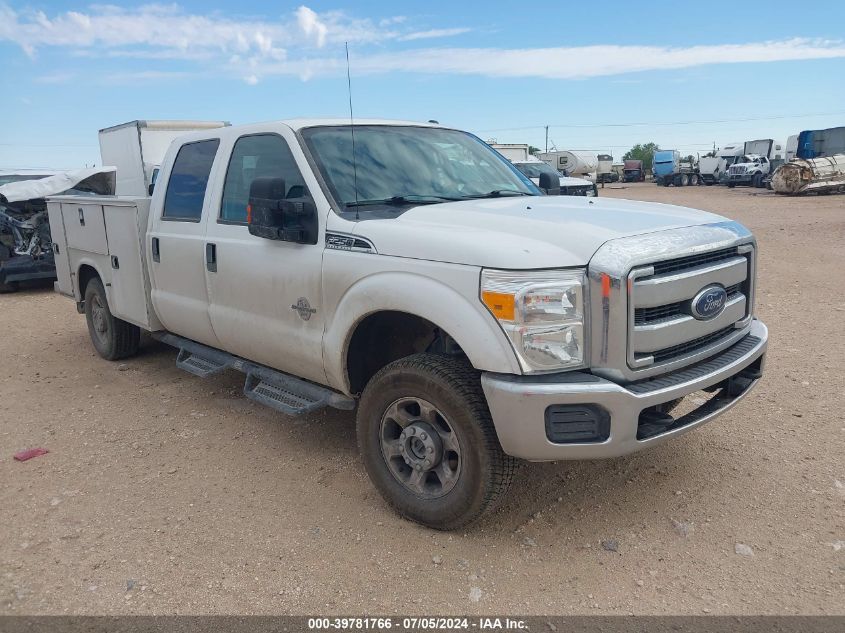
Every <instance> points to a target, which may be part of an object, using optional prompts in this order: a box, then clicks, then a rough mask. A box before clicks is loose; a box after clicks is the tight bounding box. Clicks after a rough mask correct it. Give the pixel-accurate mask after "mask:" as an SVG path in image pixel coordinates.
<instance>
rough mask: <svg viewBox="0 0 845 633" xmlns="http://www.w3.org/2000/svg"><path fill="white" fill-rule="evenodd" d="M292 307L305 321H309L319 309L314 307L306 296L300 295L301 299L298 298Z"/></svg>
mask: <svg viewBox="0 0 845 633" xmlns="http://www.w3.org/2000/svg"><path fill="white" fill-rule="evenodd" d="M290 309H291V310H296V312H297V314H299V318H300V319H302V320H303V321H307V320H308V319H310V318H311V315H312V314H315V313H316V312H317V309H316V308H312V307H311V304H310V303H308V299H306V298H305V297H300V298H299V299H297V300H296V303H294V304H293V305H292V306H291V307H290Z"/></svg>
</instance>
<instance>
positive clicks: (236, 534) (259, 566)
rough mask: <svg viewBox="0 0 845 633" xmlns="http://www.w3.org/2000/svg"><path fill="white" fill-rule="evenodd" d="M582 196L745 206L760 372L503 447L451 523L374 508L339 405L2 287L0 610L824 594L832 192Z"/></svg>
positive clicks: (833, 299) (754, 607) (843, 279)
mask: <svg viewBox="0 0 845 633" xmlns="http://www.w3.org/2000/svg"><path fill="white" fill-rule="evenodd" d="M602 195H603V196H614V197H630V198H637V199H642V200H654V201H659V202H672V203H679V204H684V205H688V206H693V207H699V208H702V209H708V210H712V211H717V212H723V213H725V214H727V215H730V216H731V217H734V218H736V219H738V220H740V221H742V222H744V223H745V224H747V225H748V226H749V227H751V228H752V229H753V230H754V231H755V233H756V234H757V238H758V240H759V243H760V252H761V257H760V270H759V286H760V292H759V295H758V313H759V315H760V316H761V317H762V318H763V319H764V320H765V321H766V322H767V324H768V325H769V328H770V331H771V337H772V341H771V348H770V353H769V356H768V367H767V370H768V373H767V376H766V378H765V380H764V381H763V382H762V383H761V384H760V385H759V387H758V388H757V390H756V391H755V392H754V393H753V394H752V395H751V396H749V397H748V398H747V399H746V400H745V401H744V402H743V403H742V404H740V405H739V406H738V407H736V408H735V409H733V410H732V411H731V412H729V413H728V414H726V415H725V416H724V417H723V418H721V419H720V420H718V421H716V422H714V423H712V424H710V425H707V426H705V427H704V428H702V429H700V430H698V431H696V432H694V433H690V434H688V435H686V436H684V437H682V438H679V439H677V440H675V441H674V442H671V443H669V444H666V445H663V446H661V447H659V448H656V449H653V450H652V451H650V452H645V453H642V454H639V455H636V456H632V457H628V458H624V459H616V460H611V461H596V462H584V463H555V464H529V465H526V466H525V467H524V468H523V469H522V470H521V472H520V474H519V475H518V478H517V480H516V482H515V485H514V488H513V489H512V490H511V494H510V497H509V499H508V500H507V502H506V503H505V504H504V507H503V508H502V509H501V510H500V511H499V512H498V513H497V514H495V515H493V516H492V517H490V518H489V519H487V520H485V521H484V522H482V523H480V524H476V525H475V526H473V527H472V528H471V529H468V530H466V531H465V532H461V533H455V534H446V533H438V532H433V531H430V530H427V529H424V528H421V527H418V526H416V525H413V524H410V523H408V522H405V521H403V520H401V519H399V518H397V517H396V516H395V515H394V514H393V513H392V512H391V511H390V509H389V508H388V507H387V506H386V505H385V503H384V502H383V501H382V499H381V498H380V497H379V496H378V494H377V493H375V491H374V489H373V488H372V486H371V485H370V483H369V481H368V479H367V477H366V475H365V474H364V471H363V468H362V466H361V464H360V463H359V461H358V457H357V453H356V449H355V445H354V433H353V424H354V417H353V414H351V413H348V412H337V411H327V412H325V413H319V414H316V415H312V416H310V417H308V418H307V419H301V420H291V419H286V418H284V417H283V416H281V415H277V414H275V413H274V412H272V411H269V410H267V409H264V408H261V407H260V406H257V405H253V404H252V403H250V402H249V401H247V400H245V399H244V398H243V397H242V396H241V395H240V390H241V386H242V377H241V375H240V374H235V373H231V374H226V375H223V376H221V377H217V378H216V379H213V380H208V381H203V380H200V379H198V378H194V377H192V376H190V375H188V374H185V373H183V372H181V371H179V370H177V369H176V367H175V365H174V359H175V353H174V351H173V350H172V349H170V348H167V347H164V346H161V345H159V344H157V343H155V342H152V341H146V342H145V344H144V347H143V350H142V354H141V355H140V356H139V357H138V358H136V359H132V360H130V361H128V362H127V363H125V364H119V363H109V362H106V361H103V360H101V359H100V358H99V357H96V356H95V355H94V353H93V351H92V348H91V345H90V344H89V341H88V334H87V331H86V328H85V322H84V319H83V318H82V317H81V316H79V315H77V314H76V313H75V311H74V309H73V305H72V304H71V302H70V301H68V300H66V299H63V298H61V297H59V296H57V295H54V294H53V293H52V292H51V290H50V289H49V288H46V289H45V288H42V289H30V290H26V291H23V292H20V293H18V294H15V295H3V296H0V327H2V331H3V332H4V335H3V337H2V342H0V359H2V367H0V394H2V410H0V481H2V485H0V506H2V533H0V536H1V537H2V538H0V613H51V614H59V613H77V614H78V613H87V614H92V613H97V614H123V613H145V614H152V613H155V614H162V613H180V614H184V613H299V614H312V613H317V612H322V613H347V614H349V613H362V612H366V613H380V614H391V613H397V612H398V613H407V612H412V613H418V614H430V613H491V612H496V613H521V614H532V613H533V614H573V613H578V614H595V613H609V614H624V613H636V614H646V613H647V614H669V613H673V614H674V613H683V614H700V613H714V614H715V613H742V614H750V613H768V614H791V613H814V614H822V613H827V614H830V613H839V614H843V613H845V513H843V506H845V458H843V455H845V386H843V382H844V381H843V376H845V298H843V291H845V248H843V245H844V244H845V196H830V197H819V198H808V199H787V198H778V197H775V196H774V195H772V194H769V193H767V192H761V191H760V190H751V189H736V190H728V189H724V188H717V187H713V188H708V187H699V188H694V189H693V188H686V189H672V188H670V189H663V188H658V187H656V186H655V185H652V184H639V185H634V186H629V187H627V188H625V189H621V188H619V186H618V185H614V186H613V187H609V188H606V189H604V190H603V191H602ZM33 446H43V447H46V448H48V449H49V450H50V453H49V454H48V455H45V456H43V457H39V458H37V459H33V460H31V461H29V462H25V463H18V462H15V461H13V460H12V453H13V452H15V451H16V450H19V449H23V448H29V447H33ZM746 546H747V547H746ZM612 550H615V551H612ZM471 596H472V598H474V599H477V601H476V600H474V599H471Z"/></svg>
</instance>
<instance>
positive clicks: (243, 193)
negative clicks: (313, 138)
mask: <svg viewBox="0 0 845 633" xmlns="http://www.w3.org/2000/svg"><path fill="white" fill-rule="evenodd" d="M266 177H272V178H284V180H285V197H287V198H301V197H303V196H304V195H305V194H306V189H305V182H304V180H303V179H302V174H301V173H300V171H299V167H297V166H296V161H295V160H294V158H293V154H291V151H290V148H289V147H288V144H287V142H286V141H285V140H284V139H283V138H282V137H280V136H277V135H275V134H256V135H254V136H242V137H241V138H239V139H238V140H237V142H236V143H235V147H234V148H233V149H232V158H231V159H230V160H229V168H228V170H227V171H226V182H225V183H224V184H223V200H222V203H221V205H220V221H221V222H224V223H230V224H246V206H247V204H248V203H249V188H250V186H251V185H252V181H253V180H255V179H256V178H266Z"/></svg>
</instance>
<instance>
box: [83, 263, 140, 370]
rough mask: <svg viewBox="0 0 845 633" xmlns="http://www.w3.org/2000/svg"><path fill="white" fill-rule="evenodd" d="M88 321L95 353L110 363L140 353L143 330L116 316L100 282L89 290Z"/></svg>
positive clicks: (86, 314)
mask: <svg viewBox="0 0 845 633" xmlns="http://www.w3.org/2000/svg"><path fill="white" fill-rule="evenodd" d="M85 320H86V321H87V322H88V334H89V335H90V336H91V342H92V343H93V344H94V349H96V350H97V353H98V354H99V355H100V356H102V357H103V358H105V359H106V360H119V359H121V358H127V357H129V356H134V355H135V353H136V352H137V351H138V346H139V345H140V341H141V329H140V328H139V327H138V326H137V325H132V324H131V323H127V322H126V321H122V320H120V319H118V318H116V317H114V316H113V315H112V313H111V310H110V309H109V302H108V299H107V297H106V291H105V288H103V282H101V281H100V280H99V279H96V278H95V279H92V280H91V281H89V282H88V285H87V286H85Z"/></svg>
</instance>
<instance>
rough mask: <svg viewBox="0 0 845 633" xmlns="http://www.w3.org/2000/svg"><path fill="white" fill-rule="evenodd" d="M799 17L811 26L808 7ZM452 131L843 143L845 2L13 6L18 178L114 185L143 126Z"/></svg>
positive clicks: (0, 46)
mask: <svg viewBox="0 0 845 633" xmlns="http://www.w3.org/2000/svg"><path fill="white" fill-rule="evenodd" d="M799 5H800V6H799ZM346 43H348V46H349V56H350V68H351V77H352V101H353V109H354V114H355V117H356V118H364V117H381V118H394V119H410V120H422V121H426V120H429V119H435V120H437V121H439V122H441V123H443V124H445V125H449V126H454V127H457V128H461V129H466V130H469V131H471V132H473V133H475V134H478V135H479V136H480V137H481V138H483V139H485V140H492V139H495V140H496V141H498V142H501V143H530V144H533V145H535V146H538V147H541V148H543V149H545V145H546V132H545V126H547V125H548V126H549V144H550V145H551V146H552V147H553V148H556V149H561V150H563V149H577V150H589V151H596V152H601V153H610V154H612V155H614V156H615V157H616V158H617V159H621V157H622V154H624V152H625V151H626V150H627V149H629V148H630V147H631V146H632V145H633V144H635V143H645V142H651V141H653V142H656V143H658V144H659V145H660V146H661V147H662V148H664V149H679V150H681V151H682V152H683V153H685V154H688V153H691V154H696V153H702V154H703V153H705V152H707V151H708V150H710V149H712V148H713V145H714V144H715V145H716V146H721V145H726V144H728V143H730V142H735V141H744V140H750V139H757V138H775V139H777V140H782V141H785V140H786V138H787V137H788V136H789V135H791V134H797V133H798V132H799V131H801V130H804V129H819V128H825V127H835V126H839V125H845V81H843V78H845V2H840V1H836V2H833V1H831V2H814V3H796V2H794V0H792V1H789V2H784V1H781V0H767V1H766V2H764V3H762V4H761V3H751V2H747V3H741V2H728V3H725V2H721V3H687V4H684V3H677V2H662V1H657V0H651V1H649V2H639V3H638V2H631V1H630V0H627V1H625V2H615V1H613V0H605V2H603V3H593V2H578V3H575V2H556V3H555V2H551V3H529V4H524V3H520V2H513V1H510V2H495V1H488V2H477V3H476V2H455V1H454V0H452V1H451V2H441V1H440V0H427V1H426V2H395V1H394V2H388V1H386V0H359V1H357V2H354V3H353V2H349V1H348V0H347V1H346V2H344V1H343V0H335V1H333V2H322V1H308V2H307V3H306V4H300V3H296V2H294V3H285V2H266V1H254V0H242V1H241V2H239V3H237V4H234V3H223V2H219V1H217V0H203V1H201V2H200V1H194V0H185V1H179V2H176V3H172V4H170V3H157V4H144V3H143V2H140V3H131V4H130V3H126V4H119V3H115V4H86V3H82V2H15V1H11V2H10V1H8V0H0V69H2V79H3V85H4V87H5V90H4V91H3V97H2V99H0V169H15V168H23V167H29V168H33V167H44V168H74V167H84V166H86V165H99V164H100V161H99V146H98V143H97V131H98V130H99V129H101V128H104V127H108V126H111V125H115V124H118V123H122V122H125V121H131V120H134V119H209V120H226V121H231V122H232V123H233V124H238V123H253V122H257V121H267V120H273V119H284V118H292V117H298V116H306V117H320V116H342V117H348V116H349V95H348V92H347V78H346V57H345V44H346Z"/></svg>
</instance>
